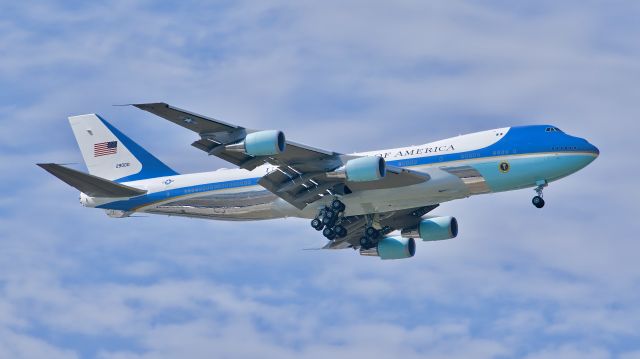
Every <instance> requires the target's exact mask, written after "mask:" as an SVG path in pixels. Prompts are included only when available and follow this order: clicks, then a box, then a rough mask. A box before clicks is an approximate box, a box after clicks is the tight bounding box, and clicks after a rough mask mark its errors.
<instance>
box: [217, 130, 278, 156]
mask: <svg viewBox="0 0 640 359" xmlns="http://www.w3.org/2000/svg"><path fill="white" fill-rule="evenodd" d="M286 145H287V141H286V140H285V138H284V133H282V131H276V130H268V131H258V132H252V133H250V134H248V135H247V136H246V137H245V138H244V140H243V141H241V142H238V143H234V144H231V145H227V146H226V147H225V149H226V150H228V151H235V152H244V153H246V154H247V155H249V156H273V155H277V154H279V153H282V152H284V150H285V147H286Z"/></svg>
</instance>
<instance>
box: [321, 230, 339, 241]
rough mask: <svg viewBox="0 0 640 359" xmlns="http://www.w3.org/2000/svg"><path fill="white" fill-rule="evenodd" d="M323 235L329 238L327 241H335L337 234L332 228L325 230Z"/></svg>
mask: <svg viewBox="0 0 640 359" xmlns="http://www.w3.org/2000/svg"><path fill="white" fill-rule="evenodd" d="M322 235H323V236H325V237H327V239H334V238H336V232H334V231H333V229H331V228H325V229H324V230H323V231H322Z"/></svg>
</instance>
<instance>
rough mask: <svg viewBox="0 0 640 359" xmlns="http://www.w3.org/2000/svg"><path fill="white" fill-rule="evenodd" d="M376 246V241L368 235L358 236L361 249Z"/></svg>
mask: <svg viewBox="0 0 640 359" xmlns="http://www.w3.org/2000/svg"><path fill="white" fill-rule="evenodd" d="M375 246H376V242H375V240H373V239H371V238H369V237H361V238H360V247H362V249H371V248H373V247H375Z"/></svg>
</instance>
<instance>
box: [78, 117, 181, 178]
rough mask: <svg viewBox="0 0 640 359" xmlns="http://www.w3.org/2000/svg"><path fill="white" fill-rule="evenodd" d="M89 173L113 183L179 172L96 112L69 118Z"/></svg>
mask: <svg viewBox="0 0 640 359" xmlns="http://www.w3.org/2000/svg"><path fill="white" fill-rule="evenodd" d="M69 123H70V124H71V129H72V130H73V134H74V135H75V137H76V141H78V146H79V147H80V151H81V152H82V157H83V158H84V162H85V163H86V165H87V168H88V169H89V173H90V174H92V175H94V176H98V177H102V178H106V179H108V180H113V181H116V182H127V181H136V180H141V179H147V178H154V177H163V176H173V175H177V174H178V173H177V172H176V171H174V170H172V169H171V168H169V167H168V166H167V165H165V164H164V163H162V162H161V161H160V160H159V159H157V158H156V157H154V156H153V155H152V154H150V153H149V152H147V151H146V150H145V149H144V148H142V147H140V145H138V144H137V143H135V142H133V140H131V139H130V138H129V137H127V136H126V135H124V134H123V133H122V132H120V131H118V129H117V128H115V127H113V126H112V125H111V124H110V123H108V122H107V121H105V120H104V119H103V118H102V117H100V116H98V115H96V114H87V115H79V116H71V117H69Z"/></svg>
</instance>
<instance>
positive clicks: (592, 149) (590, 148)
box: [585, 141, 600, 157]
mask: <svg viewBox="0 0 640 359" xmlns="http://www.w3.org/2000/svg"><path fill="white" fill-rule="evenodd" d="M585 142H587V150H588V151H589V152H592V153H594V154H595V155H596V157H597V156H599V155H600V150H599V149H598V147H596V146H594V145H592V144H591V143H590V142H589V141H585Z"/></svg>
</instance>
